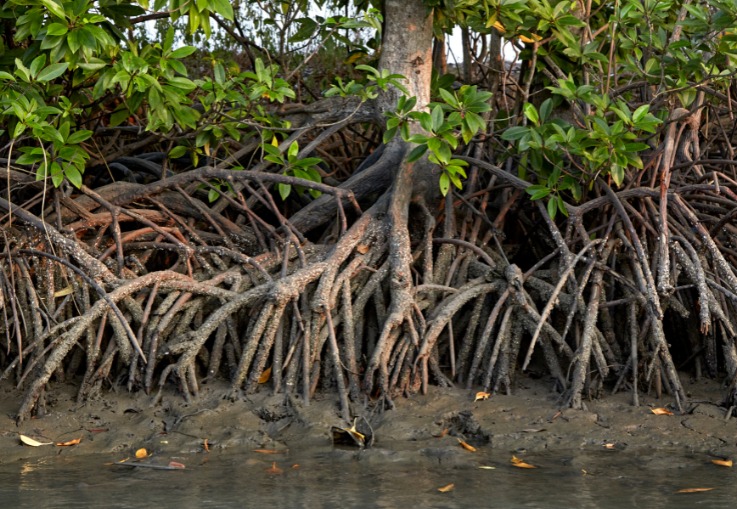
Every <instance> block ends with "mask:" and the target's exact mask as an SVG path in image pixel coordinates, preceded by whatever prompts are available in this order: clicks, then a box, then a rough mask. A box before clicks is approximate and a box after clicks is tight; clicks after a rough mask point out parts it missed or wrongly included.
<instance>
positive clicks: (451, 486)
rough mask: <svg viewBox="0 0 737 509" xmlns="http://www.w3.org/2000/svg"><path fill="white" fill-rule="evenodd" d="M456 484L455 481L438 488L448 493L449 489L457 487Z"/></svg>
mask: <svg viewBox="0 0 737 509" xmlns="http://www.w3.org/2000/svg"><path fill="white" fill-rule="evenodd" d="M455 487H456V485H455V484H453V483H450V484H446V485H445V486H443V487H442V488H438V491H439V492H440V493H448V492H449V491H453V490H454V489H455Z"/></svg>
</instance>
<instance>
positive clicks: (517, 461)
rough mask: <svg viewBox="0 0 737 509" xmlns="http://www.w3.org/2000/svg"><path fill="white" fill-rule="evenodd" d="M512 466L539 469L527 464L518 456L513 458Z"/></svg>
mask: <svg viewBox="0 0 737 509" xmlns="http://www.w3.org/2000/svg"><path fill="white" fill-rule="evenodd" d="M512 465H513V466H515V467H517V468H537V467H536V466H535V465H530V464H529V463H525V462H524V461H522V460H521V459H519V458H518V457H517V456H512Z"/></svg>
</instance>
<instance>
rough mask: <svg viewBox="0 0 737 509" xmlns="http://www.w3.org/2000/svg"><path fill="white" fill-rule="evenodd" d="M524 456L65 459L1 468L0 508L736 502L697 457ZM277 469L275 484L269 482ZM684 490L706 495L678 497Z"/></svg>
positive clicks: (721, 473)
mask: <svg viewBox="0 0 737 509" xmlns="http://www.w3.org/2000/svg"><path fill="white" fill-rule="evenodd" d="M54 452H56V451H54ZM520 456H521V457H523V458H524V460H525V461H527V462H529V463H532V464H534V465H536V466H538V467H539V468H537V469H520V468H515V467H513V466H511V464H510V463H509V459H510V458H511V454H507V453H502V452H501V451H498V450H491V449H490V450H488V451H484V450H481V451H479V452H476V453H468V459H467V460H466V459H465V457H463V456H462V457H461V461H458V460H457V459H456V460H454V461H453V462H452V464H450V465H442V464H440V463H437V464H435V463H434V462H433V461H432V460H429V459H428V458H427V457H421V456H420V455H419V453H403V454H394V453H392V451H387V450H382V449H380V448H376V449H375V450H369V451H365V452H363V453H360V454H357V453H354V452H352V451H333V450H331V449H330V448H324V449H317V450H306V451H299V452H294V451H291V452H290V453H289V455H288V456H286V457H285V456H282V455H262V454H256V453H251V452H249V453H247V454H246V455H235V454H218V453H215V452H213V453H209V454H205V453H200V454H192V455H189V456H175V457H169V456H166V457H165V456H163V455H161V456H160V457H159V456H154V457H153V458H151V459H150V461H152V462H156V463H160V464H167V463H168V462H169V461H170V460H172V459H173V460H175V461H178V462H181V463H184V464H186V466H187V468H186V469H185V470H177V471H162V470H150V469H138V468H137V469H128V468H122V467H118V466H115V465H112V464H111V463H112V462H113V461H116V460H119V459H120V458H118V457H110V456H73V455H69V454H64V453H63V451H62V454H61V455H54V456H49V457H45V458H34V459H29V460H22V461H19V462H15V463H6V464H0V501H2V504H1V506H2V507H3V508H6V507H7V508H14V507H23V508H25V507H33V508H35V509H52V508H53V509H57V508H58V509H68V508H76V509H78V508H83V507H96V508H102V507H104V508H133V507H152V508H153V507H155V508H157V509H169V508H177V509H189V508H192V509H195V508H239V507H248V508H251V507H256V508H263V509H274V508H301V507H304V508H336V507H340V508H374V507H380V508H401V509H410V508H424V507H433V508H435V507H437V508H446V507H447V508H455V507H458V508H470V507H484V508H487V507H488V508H505V509H514V508H546V509H547V508H565V509H571V508H602V509H608V508H637V507H643V508H644V507H647V508H648V509H657V508H665V507H667V508H668V509H679V508H684V509H685V508H689V509H690V508H693V507H708V508H721V507H725V508H726V507H730V508H732V507H734V500H735V499H737V483H735V482H734V480H735V472H734V471H733V469H731V468H725V467H717V466H714V465H712V464H711V463H710V462H709V457H708V456H706V455H702V454H694V455H693V456H683V454H680V455H676V454H674V453H673V454H671V453H668V452H667V451H662V450H658V451H647V452H634V451H627V450H625V451H607V450H602V451H588V452H586V451H575V452H571V453H570V454H560V453H559V454H555V455H553V454H545V455H541V454H535V455H533V454H529V455H524V454H520ZM456 458H457V455H456ZM273 461H276V465H277V467H278V468H279V469H281V470H283V472H282V473H273V472H269V471H267V469H268V468H269V467H270V466H271V465H272V462H273ZM295 465H297V466H295ZM482 465H484V466H491V467H494V469H480V468H479V466H482ZM449 483H454V484H455V489H454V490H453V491H451V492H448V493H440V492H438V491H437V489H438V488H439V487H441V486H445V485H447V484H449ZM684 488H714V489H713V490H712V491H709V492H702V493H693V494H679V493H677V491H678V490H681V489H684Z"/></svg>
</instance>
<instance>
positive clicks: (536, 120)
mask: <svg viewBox="0 0 737 509" xmlns="http://www.w3.org/2000/svg"><path fill="white" fill-rule="evenodd" d="M522 110H523V112H524V114H525V116H526V117H527V119H528V120H529V121H530V122H532V123H533V124H535V125H539V124H540V116H539V115H538V113H537V109H536V108H535V106H534V105H533V104H530V103H525V105H524V106H523V107H522Z"/></svg>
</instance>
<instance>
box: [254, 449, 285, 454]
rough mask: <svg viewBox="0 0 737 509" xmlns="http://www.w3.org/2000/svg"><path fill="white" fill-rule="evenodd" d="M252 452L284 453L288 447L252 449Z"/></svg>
mask: <svg viewBox="0 0 737 509" xmlns="http://www.w3.org/2000/svg"><path fill="white" fill-rule="evenodd" d="M253 452H257V453H259V454H284V453H286V452H289V451H288V449H254V450H253Z"/></svg>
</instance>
